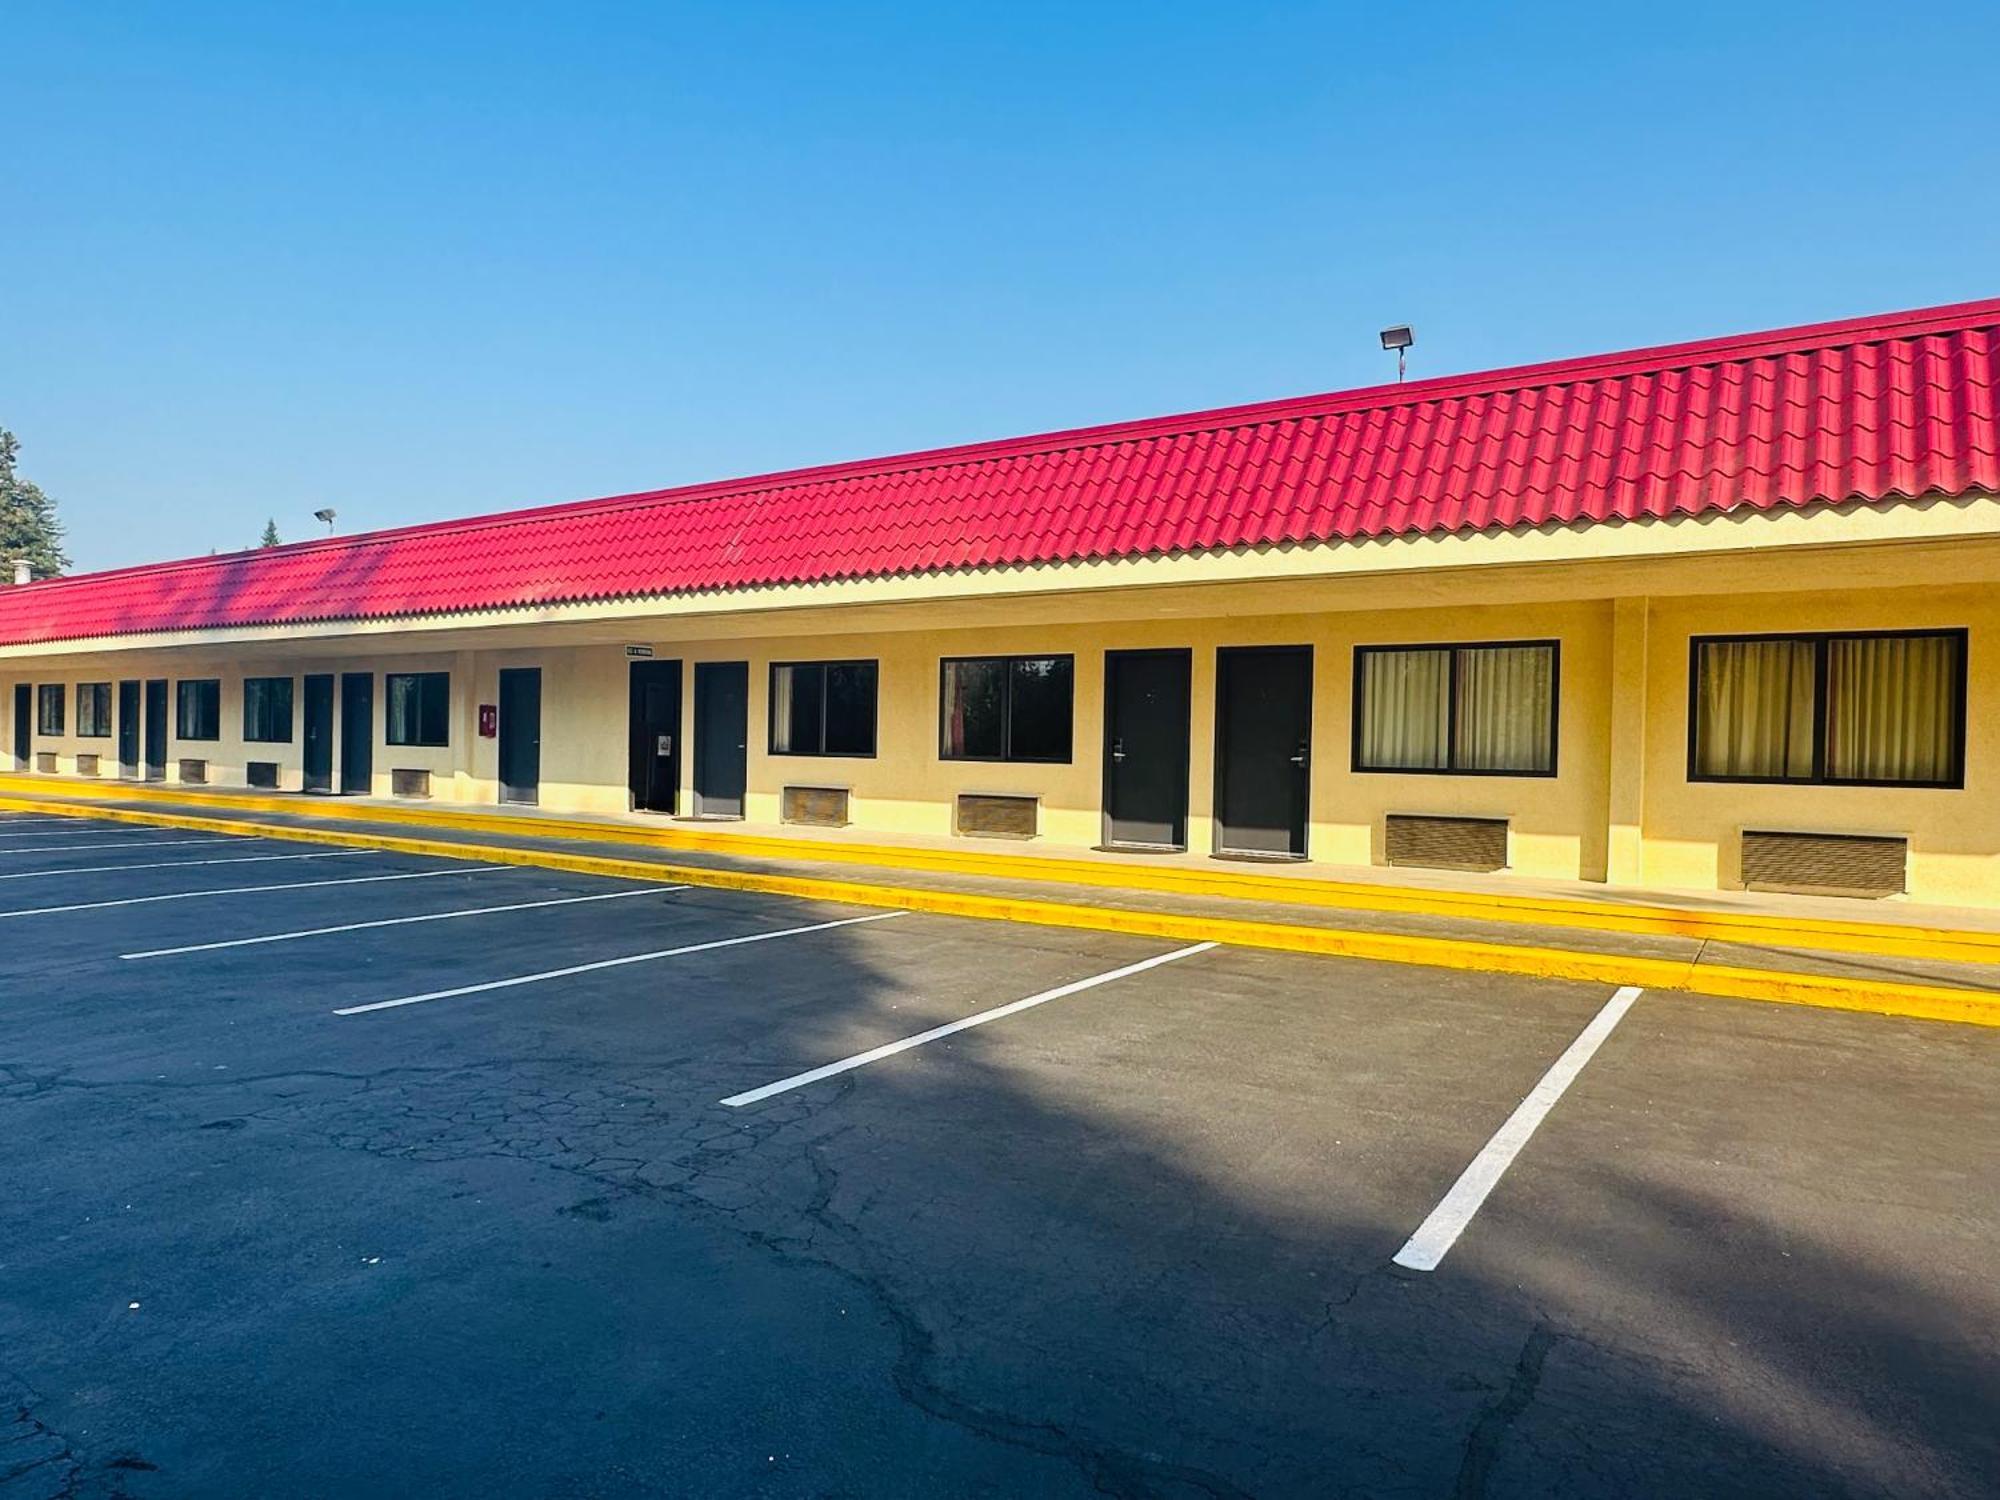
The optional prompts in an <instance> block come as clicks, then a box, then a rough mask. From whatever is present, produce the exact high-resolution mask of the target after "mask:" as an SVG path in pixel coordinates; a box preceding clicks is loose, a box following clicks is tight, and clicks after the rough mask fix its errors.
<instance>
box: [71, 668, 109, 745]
mask: <svg viewBox="0 0 2000 1500" xmlns="http://www.w3.org/2000/svg"><path fill="white" fill-rule="evenodd" d="M85 694H88V695H89V696H90V698H91V699H94V700H95V706H96V707H97V708H98V710H99V711H98V712H97V713H95V714H92V715H91V716H90V719H91V720H94V721H95V722H96V723H97V724H98V725H99V726H100V727H98V728H96V729H85V728H84V727H83V726H84V724H85V722H86V720H85V716H84V712H83V705H84V702H85ZM112 722H113V721H112V716H111V684H110V683H108V682H79V683H78V684H77V685H76V737H77V738H78V739H80V740H108V739H110V738H111V726H112Z"/></svg>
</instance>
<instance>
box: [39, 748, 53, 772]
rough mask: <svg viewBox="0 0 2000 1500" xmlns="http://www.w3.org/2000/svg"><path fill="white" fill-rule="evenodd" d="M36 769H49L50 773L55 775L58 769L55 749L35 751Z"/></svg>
mask: <svg viewBox="0 0 2000 1500" xmlns="http://www.w3.org/2000/svg"><path fill="white" fill-rule="evenodd" d="M35 769H36V770H37V771H47V772H48V773H49V774H50V775H54V774H55V769H56V753H55V751H53V750H37V751H36V752H35Z"/></svg>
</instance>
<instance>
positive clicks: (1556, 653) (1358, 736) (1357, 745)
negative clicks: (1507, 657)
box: [1348, 637, 1562, 781]
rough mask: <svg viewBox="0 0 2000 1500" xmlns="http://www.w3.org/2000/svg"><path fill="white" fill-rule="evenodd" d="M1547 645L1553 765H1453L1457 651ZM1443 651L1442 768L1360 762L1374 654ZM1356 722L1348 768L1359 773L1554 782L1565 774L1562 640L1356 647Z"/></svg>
mask: <svg viewBox="0 0 2000 1500" xmlns="http://www.w3.org/2000/svg"><path fill="white" fill-rule="evenodd" d="M1528 646H1546V647H1547V648H1548V650H1549V768H1548V769H1547V770H1546V771H1515V770H1508V769H1504V768H1503V769H1485V768H1477V767H1475V768H1460V767H1457V766H1454V765H1452V764H1451V762H1452V761H1453V760H1455V759H1457V757H1458V653H1459V652H1461V651H1478V650H1481V649H1491V650H1495V651H1513V650H1520V649H1522V648H1524V647H1528ZM1410 651H1443V652H1446V653H1448V656H1447V661H1448V666H1447V668H1446V675H1445V690H1444V691H1445V751H1444V758H1445V762H1446V763H1445V764H1444V765H1441V766H1370V765H1364V764H1362V761H1361V740H1362V733H1361V729H1362V724H1363V723H1364V721H1365V720H1366V717H1367V713H1368V705H1367V703H1366V702H1365V701H1364V697H1365V691H1366V690H1365V688H1364V686H1363V684H1364V683H1365V682H1366V680H1367V679H1366V677H1365V675H1364V672H1363V663H1364V662H1365V661H1366V659H1367V658H1368V657H1369V656H1370V655H1371V654H1379V655H1384V656H1386V655H1389V654H1391V653H1396V652H1410ZM1348 697H1349V699H1350V701H1351V711H1352V714H1353V724H1352V725H1351V726H1350V732H1349V739H1348V768H1349V769H1350V770H1351V771H1353V772H1354V774H1355V775H1357V776H1520V777H1526V778H1528V779H1529V780H1533V781H1550V780H1553V779H1554V778H1555V777H1557V776H1559V775H1560V774H1561V773H1562V641H1561V639H1560V638H1558V637H1535V638H1531V639H1527V640H1518V641H1414V642H1410V643H1407V644H1403V643H1399V644H1396V645H1387V646H1377V645H1366V646H1361V645H1357V646H1356V647H1355V648H1354V676H1353V679H1352V682H1351V684H1350V686H1349V690H1348Z"/></svg>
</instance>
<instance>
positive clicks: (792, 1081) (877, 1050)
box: [722, 943, 1215, 1109]
mask: <svg viewBox="0 0 2000 1500" xmlns="http://www.w3.org/2000/svg"><path fill="white" fill-rule="evenodd" d="M1214 946H1215V944H1214V943H1196V944H1194V945H1193V946H1192V947H1188V948H1176V949H1174V951H1173V952H1171V953H1158V954H1155V955H1154V956H1153V957H1151V958H1144V959H1141V960H1140V961H1139V962H1138V963H1136V964H1127V965H1125V967H1124V968H1122V969H1113V970H1111V971H1110V972H1109V973H1106V974H1093V975H1092V976H1091V977H1090V978H1088V979H1078V980H1075V981H1073V982H1072V983H1070V984H1064V985H1058V986H1057V987H1056V988H1055V989H1052V990H1043V991H1042V992H1041V993H1040V994H1039V995H1030V996H1028V998H1027V999H1025V1000H1015V1001H1013V1002H1011V1003H1010V1004H1007V1005H996V1006H995V1007H994V1008H993V1009H991V1010H982V1011H979V1012H977V1013H976V1014H974V1015H970V1016H963V1017H961V1018H960V1019H958V1020H956V1021H948V1022H946V1023H945V1024H944V1025H942V1026H933V1027H932V1028H931V1029H930V1030H929V1031H920V1032H918V1033H917V1034H916V1035H915V1036H906V1037H904V1038H903V1039H902V1040H901V1041H898V1042H888V1043H885V1044H884V1045H882V1046H880V1047H871V1048H869V1049H868V1050H867V1051H866V1052H857V1053H855V1054H854V1055H853V1056H852V1057H843V1058H842V1059H841V1060H840V1061H839V1062H831V1063H828V1064H827V1065H826V1066H825V1067H823V1068H813V1069H812V1070H810V1071H809V1072H805V1073H794V1074H793V1075H792V1076H791V1077H790V1078H780V1079H779V1080H778V1081H777V1082H776V1083H767V1084H765V1085H764V1086H763V1087H762V1088H755V1089H751V1090H749V1091H748V1092H747V1093H742V1094H731V1095H730V1096H729V1097H728V1098H727V1099H724V1100H723V1101H722V1102H723V1103H724V1104H726V1105H728V1106H729V1107H730V1108H731V1109H741V1108H742V1107H743V1106H744V1105H746V1104H755V1103H757V1102H758V1101H759V1100H763V1099H769V1098H770V1097H771V1096H772V1095H773V1094H783V1093H786V1092H788V1091H789V1090H792V1089H799V1088H804V1087H805V1086H806V1085H807V1084H809V1083H818V1082H819V1081H820V1080H821V1079H822V1078H831V1077H833V1076H834V1075H835V1074H836V1073H845V1072H847V1071H849V1070H850V1069H853V1068H859V1067H862V1066H864V1065H866V1064H868V1063H872V1062H880V1061H881V1060H882V1059H883V1058H885V1057H894V1056H895V1055H896V1054H897V1053H898V1052H908V1051H909V1050H910V1049H911V1048H912V1047H921V1046H923V1045H924V1044H925V1043H926V1042H935V1041H937V1040H938V1039H939V1038H941V1037H947V1036H951V1035H953V1034H955V1033H957V1032H961V1031H964V1030H967V1029H968V1028H970V1027H973V1026H984V1025H985V1024H986V1023H987V1022H988V1021H997V1020H999V1019H1000V1018H1001V1017H1002V1016H1011V1015H1013V1014H1014V1013H1015V1012H1017V1011H1023V1010H1028V1009H1030V1008H1032V1007H1034V1006H1037V1005H1046V1004H1048V1002H1049V1001H1051V1000H1060V999H1062V998H1063V997H1064V996H1065V995H1075V994H1079V993H1081V992H1082V991H1084V990H1094V989H1096V988H1097V987H1098V986H1099V985H1100V984H1109V983H1111V981H1112V980H1114V979H1124V978H1127V977H1128V976H1130V975H1133V974H1143V973H1145V972H1146V970H1148V969H1157V968H1158V967H1159V966H1160V965H1161V964H1170V963H1173V962H1174V961H1175V960H1176V959H1182V958H1193V957H1194V956H1195V954H1197V953H1206V952H1208V950H1209V949H1211V948H1213V947H1214Z"/></svg>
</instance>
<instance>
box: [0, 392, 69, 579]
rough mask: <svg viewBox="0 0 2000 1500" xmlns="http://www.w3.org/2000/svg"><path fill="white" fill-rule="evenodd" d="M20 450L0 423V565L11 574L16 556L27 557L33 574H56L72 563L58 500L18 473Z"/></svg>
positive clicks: (43, 576) (12, 437) (39, 575)
mask: <svg viewBox="0 0 2000 1500" xmlns="http://www.w3.org/2000/svg"><path fill="white" fill-rule="evenodd" d="M20 451H21V445H20V443H19V442H18V441H17V440H16V439H15V437H14V434H13V433H11V432H9V431H7V429H6V428H4V427H0V566H4V567H6V568H7V569H8V570H9V576H11V570H12V566H13V562H14V559H15V558H17V557H25V558H26V559H27V560H28V568H29V571H30V574H31V575H32V576H33V577H36V578H53V577H55V576H56V575H57V574H58V573H60V572H62V571H63V570H64V569H65V568H67V567H68V566H69V558H68V557H67V556H65V555H64V553H63V550H62V537H63V528H62V522H61V521H59V520H58V519H56V503H55V501H53V500H51V499H50V498H49V497H48V496H47V495H44V494H43V493H42V492H41V489H40V488H39V487H38V486H36V485H33V484H30V483H29V482H28V481H27V480H25V479H22V478H20V477H19V476H18V475H16V474H15V472H14V458H15V455H16V454H18V453H19V452H20Z"/></svg>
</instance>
